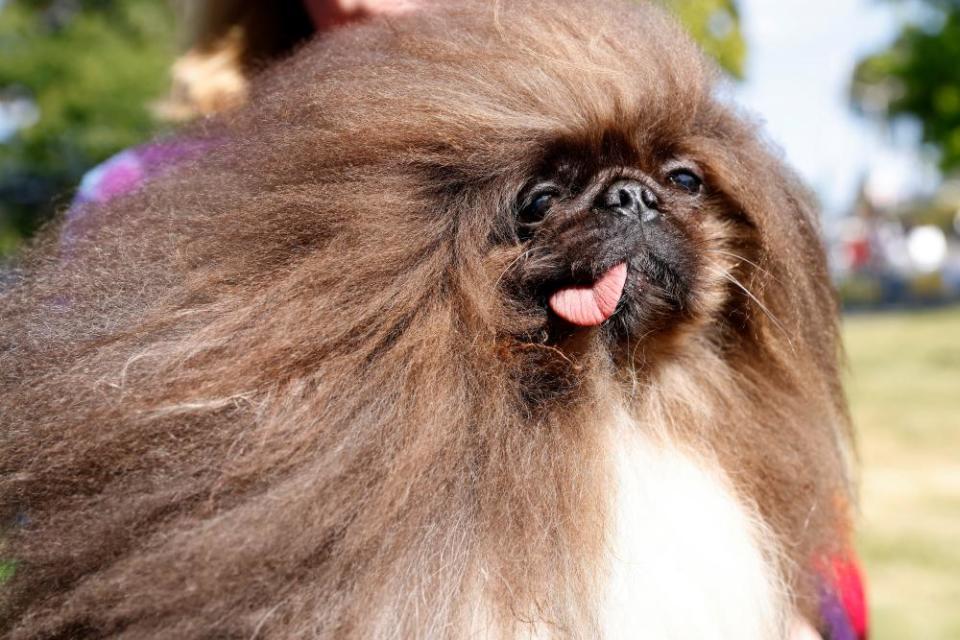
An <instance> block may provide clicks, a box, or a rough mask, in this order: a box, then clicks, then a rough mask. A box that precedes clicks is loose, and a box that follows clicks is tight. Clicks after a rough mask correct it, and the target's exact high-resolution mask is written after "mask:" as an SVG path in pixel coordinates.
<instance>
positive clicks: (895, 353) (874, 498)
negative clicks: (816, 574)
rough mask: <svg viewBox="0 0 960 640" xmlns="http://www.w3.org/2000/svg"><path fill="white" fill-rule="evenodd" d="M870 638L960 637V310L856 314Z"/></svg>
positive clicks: (853, 388)
mask: <svg viewBox="0 0 960 640" xmlns="http://www.w3.org/2000/svg"><path fill="white" fill-rule="evenodd" d="M844 334H845V339H846V346H847V353H848V357H849V362H850V371H849V374H848V379H847V390H848V393H849V395H850V402H851V407H852V411H853V418H854V421H855V424H856V427H857V430H858V433H859V440H860V455H861V462H862V475H861V479H862V485H861V498H862V510H863V513H862V520H861V527H860V538H859V546H860V551H861V553H862V554H863V560H864V563H865V565H866V572H867V575H868V583H867V588H868V590H869V597H870V600H871V605H872V606H871V609H872V611H871V613H872V621H873V624H872V627H873V632H874V634H873V638H874V639H875V640H904V639H913V638H918V639H920V638H922V639H943V640H949V639H953V638H960V309H949V310H938V311H926V312H914V313H902V314H900V313H898V314H880V315H864V316H849V317H847V318H846V319H845V322H844Z"/></svg>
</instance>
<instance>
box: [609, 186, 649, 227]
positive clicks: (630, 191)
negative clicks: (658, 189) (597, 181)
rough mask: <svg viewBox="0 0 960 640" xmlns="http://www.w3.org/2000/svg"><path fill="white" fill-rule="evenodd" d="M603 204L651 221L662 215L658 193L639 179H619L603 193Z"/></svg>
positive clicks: (612, 209) (614, 209) (619, 211)
mask: <svg viewBox="0 0 960 640" xmlns="http://www.w3.org/2000/svg"><path fill="white" fill-rule="evenodd" d="M603 206H604V208H606V209H610V210H611V211H616V212H617V213H621V214H624V215H629V216H635V217H637V218H639V219H640V220H642V221H643V222H650V221H651V220H653V219H655V218H656V217H657V216H658V215H660V201H659V200H658V199H657V195H656V194H655V193H654V192H653V191H652V190H650V188H648V187H647V186H645V185H644V184H643V183H642V182H639V181H637V180H617V181H616V182H614V183H613V184H611V185H610V186H609V187H608V188H607V190H606V191H605V192H604V194H603Z"/></svg>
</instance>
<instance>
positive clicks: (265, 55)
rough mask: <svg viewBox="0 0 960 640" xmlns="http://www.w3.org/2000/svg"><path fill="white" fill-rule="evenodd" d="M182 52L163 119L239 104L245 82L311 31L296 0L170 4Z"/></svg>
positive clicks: (161, 110) (182, 0) (175, 0)
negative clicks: (181, 37) (180, 29)
mask: <svg viewBox="0 0 960 640" xmlns="http://www.w3.org/2000/svg"><path fill="white" fill-rule="evenodd" d="M173 4H174V8H175V10H176V12H177V14H178V17H179V18H180V22H181V24H182V25H183V28H184V29H183V35H184V53H183V54H182V55H181V56H180V57H179V58H178V59H177V60H176V62H174V64H173V68H172V70H171V75H172V87H171V92H170V96H169V97H168V98H167V99H166V100H165V101H164V102H163V103H162V104H161V105H159V108H158V111H159V113H160V115H161V116H162V117H164V118H167V119H171V120H188V119H191V118H194V117H197V116H202V115H208V114H211V113H218V112H221V111H225V110H228V109H230V108H233V107H235V106H237V105H239V104H242V103H243V102H244V101H245V99H246V95H247V85H248V80H249V78H250V76H251V74H253V73H254V72H256V71H257V70H258V69H260V68H262V67H263V66H264V65H265V64H266V63H268V62H270V61H271V60H274V59H276V58H278V57H280V56H283V55H285V54H287V53H289V52H290V51H292V50H293V49H294V48H295V47H296V45H297V44H298V43H300V42H301V41H303V40H305V39H306V38H308V37H309V36H310V35H311V33H313V25H312V23H311V21H310V17H309V15H308V14H307V12H306V10H305V9H304V8H303V5H302V2H301V1H300V0H276V1H275V2H269V3H268V2H260V1H258V0H206V1H205V2H191V1H190V0H173Z"/></svg>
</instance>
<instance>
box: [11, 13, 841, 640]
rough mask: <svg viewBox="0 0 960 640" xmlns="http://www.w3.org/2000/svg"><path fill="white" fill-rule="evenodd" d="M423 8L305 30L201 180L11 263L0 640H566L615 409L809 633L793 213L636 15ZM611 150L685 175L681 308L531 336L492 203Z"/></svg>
mask: <svg viewBox="0 0 960 640" xmlns="http://www.w3.org/2000/svg"><path fill="white" fill-rule="evenodd" d="M449 5H451V6H448V7H446V8H435V9H432V10H425V11H424V12H422V13H421V14H418V15H415V16H411V17H403V18H397V19H393V20H389V21H387V20H379V21H372V22H371V23H369V24H367V25H363V26H358V27H352V28H348V29H343V30H341V31H338V32H336V33H334V34H332V35H330V36H327V37H325V38H323V39H322V40H320V41H319V42H315V43H313V44H311V45H310V46H308V47H306V48H305V50H303V51H302V52H300V53H299V54H298V55H296V56H294V57H293V59H291V60H289V61H287V62H285V63H282V64H281V65H280V66H279V67H278V68H276V69H273V70H272V71H271V72H270V73H268V74H266V76H265V77H264V78H263V79H262V81H261V83H260V85H259V86H258V88H257V90H256V95H255V96H254V99H253V103H252V106H250V107H249V108H246V109H244V110H243V111H241V112H240V113H239V114H236V115H235V116H231V118H230V119H224V120H212V121H209V122H206V123H203V124H201V125H200V126H199V127H197V128H195V129H194V130H193V131H191V132H189V134H188V135H190V136H193V137H195V138H198V139H205V140H207V141H208V143H209V144H210V151H209V152H207V153H205V154H204V156H203V157H202V158H200V159H198V160H195V161H191V162H189V163H187V164H185V165H182V166H180V167H178V168H177V169H176V170H174V171H173V172H172V173H170V174H169V175H167V176H165V177H163V178H160V179H157V180H155V181H153V182H152V183H151V184H149V185H148V186H147V187H146V188H144V189H142V190H141V191H139V192H138V193H136V194H135V195H132V196H129V197H125V198H122V199H120V200H118V201H115V202H114V203H112V204H110V205H109V206H107V207H105V208H102V209H99V210H92V211H88V212H86V213H85V217H86V218H85V219H86V221H87V223H88V226H89V228H87V229H84V230H83V232H82V233H80V232H79V231H77V230H75V229H74V230H71V228H70V227H69V226H68V227H67V228H65V229H64V228H54V229H51V230H49V231H48V233H47V234H46V236H45V238H43V239H42V240H41V241H39V243H38V245H37V246H36V247H35V248H33V249H32V250H30V251H29V252H27V254H26V255H25V257H24V259H23V261H22V264H21V266H19V267H18V268H17V270H16V272H15V274H14V276H13V278H12V281H9V282H8V284H7V285H5V290H4V291H3V293H2V301H0V348H2V350H0V376H2V378H0V380H2V387H0V416H2V417H0V420H2V432H0V508H2V516H3V518H4V519H3V523H4V524H3V530H2V534H0V535H2V547H0V549H2V557H3V558H6V559H10V560H14V561H15V562H16V574H15V577H14V578H13V579H12V580H11V581H10V582H9V583H8V584H5V585H3V586H2V587H0V589H2V593H3V613H2V615H0V620H2V622H0V625H2V627H0V628H2V629H4V630H5V632H6V634H7V636H8V637H10V638H18V639H24V638H95V637H104V636H110V637H118V638H146V637H178V638H253V637H261V638H299V637H318V638H334V637H336V638H343V637H358V638H359V637H364V638H385V637H397V638H413V637H423V638H426V637H430V638H441V637H450V638H454V637H463V636H465V635H466V634H467V632H468V630H469V629H470V622H469V621H470V620H474V619H475V618H476V617H477V616H478V615H482V616H488V617H489V619H490V620H493V621H494V622H493V624H494V625H495V626H497V627H498V628H500V629H501V630H502V631H503V632H504V633H505V634H507V635H509V634H511V633H513V632H519V631H522V630H523V629H524V628H528V627H527V625H528V624H533V625H546V626H547V627H548V628H550V629H553V630H554V631H555V632H557V633H559V634H560V635H561V636H570V637H584V636H589V635H590V629H593V628H594V626H593V625H595V608H596V596H597V590H598V588H599V587H598V585H599V582H600V581H601V579H602V578H601V576H600V575H598V567H599V566H600V565H601V564H602V563H601V560H600V558H601V556H602V552H603V546H604V544H605V539H606V536H607V529H608V525H607V522H608V519H609V518H608V515H609V514H608V510H609V497H608V489H609V483H610V478H609V469H608V467H607V465H606V462H607V461H608V459H609V456H610V451H609V447H610V446H611V445H610V443H609V438H606V437H605V436H604V434H603V433H600V432H598V428H597V427H598V425H599V424H602V422H603V417H604V416H605V415H607V412H609V410H610V408H609V404H610V402H611V400H610V399H611V398H612V397H614V396H618V395H622V396H623V397H626V398H629V399H630V405H629V410H630V411H631V412H632V413H633V415H634V416H635V417H636V418H637V420H638V421H639V423H640V424H641V425H643V424H647V425H650V429H651V433H652V434H653V433H656V434H658V436H659V437H667V438H670V439H672V440H674V441H678V442H682V443H686V444H687V445H689V446H691V447H694V448H696V449H698V450H701V451H704V452H706V453H709V454H710V455H712V456H715V457H716V458H717V459H718V460H720V462H721V464H722V465H723V467H724V468H725V469H726V471H727V472H728V474H729V475H730V477H731V478H732V479H733V481H734V483H735V484H736V487H737V489H738V492H739V493H740V494H741V495H742V496H744V499H745V500H746V501H747V502H749V503H750V504H754V505H756V508H757V509H758V511H759V513H760V514H761V515H762V517H763V519H764V520H765V522H766V524H767V525H769V527H770V528H771V529H772V530H773V531H774V532H775V533H776V537H777V539H778V541H779V543H780V546H781V547H782V549H783V554H784V557H783V558H782V559H781V567H780V569H781V570H782V571H783V574H784V579H785V581H786V583H787V584H788V585H790V586H791V588H792V592H793V596H792V597H793V598H794V601H795V602H796V605H797V607H798V608H799V610H801V611H804V612H806V613H808V614H809V615H813V611H814V605H813V596H814V592H813V586H812V581H811V578H810V574H809V571H810V567H811V559H813V558H815V557H816V555H817V554H818V553H821V552H826V550H828V549H830V548H831V545H833V544H834V543H835V541H836V540H837V535H838V534H837V531H839V530H840V529H841V528H842V526H843V525H844V524H845V520H846V518H847V513H846V509H845V507H844V506H843V504H844V500H845V499H846V498H847V497H848V493H849V490H848V478H847V470H846V462H845V459H844V458H845V456H846V453H845V452H846V450H847V448H848V436H847V427H846V425H847V421H846V412H845V405H844V400H843V396H842V392H841V389H840V384H839V379H838V352H839V346H838V337H837V320H836V311H835V305H834V302H833V298H832V294H831V292H830V288H829V285H828V282H827V273H826V268H825V262H824V254H823V250H822V248H821V246H820V240H819V234H818V227H817V217H816V213H815V210H814V209H813V207H812V205H811V199H810V197H809V196H808V194H807V193H806V191H805V190H804V189H803V188H801V187H800V186H799V185H798V182H797V180H796V179H795V178H794V177H793V176H792V174H791V173H790V172H789V171H788V170H786V169H785V168H784V166H783V165H782V164H781V162H780V161H779V160H778V159H777V158H776V157H774V155H773V154H771V152H770V151H769V150H768V149H767V148H766V146H765V144H764V143H763V142H762V140H759V139H758V137H757V135H756V133H755V131H754V127H753V126H752V125H751V124H750V123H749V122H746V121H744V120H743V119H741V118H740V117H739V116H738V115H736V114H735V113H733V112H732V111H731V110H730V108H729V107H728V106H727V105H725V104H722V103H721V102H718V101H717V99H716V98H715V96H714V92H713V88H712V78H713V73H712V71H711V70H710V67H709V65H707V64H706V63H705V62H704V61H703V60H702V58H701V56H700V54H699V53H698V52H697V51H696V50H695V48H694V47H693V45H691V44H690V43H689V41H688V40H687V38H686V37H685V36H684V35H683V34H682V33H681V32H680V30H679V28H678V27H676V26H675V25H674V24H673V23H672V22H670V21H669V20H667V19H666V18H664V17H663V16H662V15H661V14H660V12H659V11H658V10H655V9H654V8H652V7H651V6H647V5H627V4H622V3H620V2H616V1H614V0H610V1H606V0H604V1H602V2H575V1H572V0H571V1H564V2H538V1H533V0H531V1H526V0H525V1H522V2H510V3H495V2H488V1H475V2H462V3H461V2H457V3H449ZM611 140H616V141H619V142H616V143H613V142H611ZM611 145H613V146H617V145H619V146H617V149H620V148H622V147H623V146H624V145H625V146H626V147H629V149H630V153H631V154H633V155H630V157H631V158H637V160H636V162H637V163H641V164H642V163H644V162H646V161H647V160H645V158H648V157H649V153H652V152H653V151H652V150H657V153H661V152H663V150H665V149H667V150H681V151H682V152H683V153H686V154H688V155H690V156H692V157H694V158H695V159H696V161H697V163H698V165H699V166H700V167H701V168H702V169H703V171H704V174H705V179H706V183H707V184H708V185H709V189H710V194H711V196H710V197H711V199H710V202H709V206H708V208H707V210H706V213H705V214H704V219H703V222H702V225H698V226H696V231H695V233H696V234H699V235H697V236H696V237H697V238H698V242H699V243H700V244H699V245H698V246H700V247H701V249H702V261H703V264H704V266H703V268H702V269H701V270H700V273H701V274H702V275H701V278H700V280H699V283H700V284H699V285H698V291H699V297H698V298H697V300H698V302H697V303H696V304H695V305H692V307H691V308H689V309H687V310H686V311H685V315H684V316H683V318H681V319H680V320H678V321H677V322H676V324H675V325H671V326H670V327H667V328H664V329H663V330H662V331H660V332H659V333H657V334H656V335H655V336H653V337H650V338H646V339H645V340H641V341H639V342H634V343H633V344H630V345H621V346H620V347H617V348H608V347H607V346H605V345H604V344H603V343H601V342H600V341H598V340H596V339H594V337H593V336H594V335H595V334H594V333H591V332H589V331H588V332H586V333H585V334H583V337H582V338H581V339H580V342H577V341H576V340H574V341H572V342H571V341H567V342H560V343H558V342H556V341H550V340H548V339H543V338H542V335H543V334H542V332H543V331H545V329H544V327H545V326H546V324H545V323H546V322H547V321H548V320H547V319H546V317H545V315H541V314H538V313H534V312H531V311H530V309H526V308H520V307H518V306H517V305H516V304H514V303H513V302H511V301H512V300H513V299H512V298H511V297H510V296H509V295H507V294H506V293H505V288H506V287H509V286H510V285H511V283H516V282H518V281H519V280H518V278H521V276H517V275H516V274H517V273H518V269H519V270H521V272H522V270H523V269H529V268H533V267H532V266H530V264H526V266H524V265H525V263H524V260H525V259H527V258H525V257H524V256H523V255H522V252H523V248H522V246H521V245H520V244H519V243H516V242H513V243H511V242H503V241H502V238H504V237H509V234H510V233H511V231H510V229H509V228H508V227H509V220H510V219H511V216H512V215H513V214H512V212H511V206H512V203H513V202H514V199H515V198H516V194H517V192H518V191H519V190H520V189H521V188H522V187H523V186H524V184H525V183H526V182H527V181H528V180H529V179H530V176H531V175H532V174H533V173H534V172H535V171H536V170H537V168H538V167H540V166H541V165H542V163H543V162H544V158H545V157H546V156H547V154H549V153H553V152H554V150H555V149H557V148H573V149H574V150H578V152H582V153H586V154H588V155H591V157H596V158H601V157H605V155H604V154H609V153H613V151H612V149H613V146H611ZM616 153H625V152H621V151H617V152H616ZM538 336H541V337H538ZM663 490H664V491H669V487H664V488H663ZM838 505H839V506H838ZM731 579H732V580H735V579H736V577H735V576H731ZM480 596H483V597H484V598H485V599H486V600H485V601H486V602H489V603H490V611H484V612H480V613H478V612H477V611H475V610H473V608H474V607H475V603H476V602H478V601H480V600H481V598H480Z"/></svg>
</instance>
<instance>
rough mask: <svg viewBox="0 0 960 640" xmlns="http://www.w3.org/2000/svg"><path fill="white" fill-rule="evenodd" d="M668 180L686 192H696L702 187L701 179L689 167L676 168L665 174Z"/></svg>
mask: <svg viewBox="0 0 960 640" xmlns="http://www.w3.org/2000/svg"><path fill="white" fill-rule="evenodd" d="M667 177H668V178H669V179H670V182H672V183H673V184H675V185H676V186H678V187H680V188H681V189H683V190H684V191H686V192H687V193H693V194H697V193H700V189H702V188H703V179H702V178H700V176H698V175H697V174H695V173H694V172H693V171H691V170H690V169H676V170H674V171H671V172H670V174H669V175H668V176H667Z"/></svg>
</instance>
